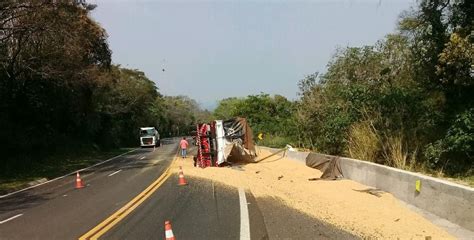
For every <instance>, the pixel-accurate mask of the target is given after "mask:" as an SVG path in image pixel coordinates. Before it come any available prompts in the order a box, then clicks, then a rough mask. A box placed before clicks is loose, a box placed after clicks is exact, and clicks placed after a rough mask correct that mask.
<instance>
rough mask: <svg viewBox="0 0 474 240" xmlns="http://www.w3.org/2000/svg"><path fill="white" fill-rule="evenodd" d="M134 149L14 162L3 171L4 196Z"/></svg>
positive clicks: (1, 189) (1, 191)
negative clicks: (33, 183) (37, 182)
mask: <svg viewBox="0 0 474 240" xmlns="http://www.w3.org/2000/svg"><path fill="white" fill-rule="evenodd" d="M131 149H132V148H118V149H111V150H92V149H87V150H80V151H74V152H68V153H61V154H55V155H51V156H48V157H45V158H43V159H41V160H36V161H32V159H33V158H34V157H33V156H32V157H22V158H21V160H19V159H14V160H10V161H8V162H7V163H3V166H2V170H0V195H3V194H6V193H9V192H13V191H16V190H20V189H22V188H25V187H28V186H29V185H30V183H32V182H34V181H41V180H50V179H53V178H56V177H59V176H62V175H64V174H67V173H70V172H72V171H74V170H77V169H81V168H85V167H88V166H91V165H93V164H95V163H98V162H101V161H104V160H106V159H109V158H111V157H114V156H117V155H119V154H122V153H124V152H127V151H130V150H131ZM15 160H16V161H15ZM12 162H13V163H12Z"/></svg>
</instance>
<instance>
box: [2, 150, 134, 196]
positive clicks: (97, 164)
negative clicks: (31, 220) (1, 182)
mask: <svg viewBox="0 0 474 240" xmlns="http://www.w3.org/2000/svg"><path fill="white" fill-rule="evenodd" d="M137 149H138V148H135V149H132V150H130V151H128V152H125V153H122V154H120V155H117V156H115V157H113V158H109V159H107V160H105V161H103V162H99V163H96V164H94V165H92V166H89V167H86V168H82V169H79V170H76V171H74V172H71V173H68V174H66V175H64V176H61V177H57V178H54V179H51V180H49V181H46V182H44V183H40V184H36V185H33V186H31V187H27V188H24V189H21V190H18V191H16V192H11V193H8V194H5V195H2V196H0V199H2V198H6V197H8V196H11V195H13V194H17V193H20V192H23V191H26V190H29V189H32V188H35V187H39V186H41V185H44V184H47V183H50V182H54V181H56V180H59V179H63V178H65V177H67V176H70V175H75V174H76V172H81V171H84V170H87V169H89V168H92V167H95V166H99V165H102V164H104V163H106V162H110V161H112V160H114V159H116V158H119V157H121V156H123V155H125V154H128V153H131V152H133V151H136V150H137ZM87 176H89V175H87Z"/></svg>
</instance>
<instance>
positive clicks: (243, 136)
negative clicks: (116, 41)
mask: <svg viewBox="0 0 474 240" xmlns="http://www.w3.org/2000/svg"><path fill="white" fill-rule="evenodd" d="M252 136H253V134H252V129H251V128H250V126H249V124H248V123H247V120H246V119H245V118H233V119H229V120H225V121H223V120H215V121H212V122H211V123H200V124H197V126H196V145H197V146H198V151H197V154H196V156H195V158H194V165H195V166H199V167H209V166H222V165H225V164H229V163H231V162H237V161H253V160H254V159H255V157H256V156H257V154H256V151H255V145H254V143H253V139H252Z"/></svg>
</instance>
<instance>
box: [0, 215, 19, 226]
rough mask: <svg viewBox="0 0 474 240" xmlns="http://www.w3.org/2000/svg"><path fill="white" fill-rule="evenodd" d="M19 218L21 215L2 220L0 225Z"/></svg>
mask: <svg viewBox="0 0 474 240" xmlns="http://www.w3.org/2000/svg"><path fill="white" fill-rule="evenodd" d="M21 216H23V213H21V214H18V215H15V216H13V217H11V218H8V219H5V220H3V221H0V224H4V223H6V222H8V221H11V220H13V219H15V218H19V217H21Z"/></svg>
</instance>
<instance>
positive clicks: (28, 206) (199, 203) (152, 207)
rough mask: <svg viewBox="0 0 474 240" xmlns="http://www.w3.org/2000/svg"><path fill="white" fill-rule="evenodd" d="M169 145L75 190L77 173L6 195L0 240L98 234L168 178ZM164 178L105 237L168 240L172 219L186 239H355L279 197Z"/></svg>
mask: <svg viewBox="0 0 474 240" xmlns="http://www.w3.org/2000/svg"><path fill="white" fill-rule="evenodd" d="M162 143H163V145H162V147H160V148H157V149H156V150H155V151H153V149H137V150H135V151H133V152H131V153H128V154H125V155H123V156H121V157H118V158H116V159H114V160H111V161H109V162H107V163H104V164H102V165H99V166H96V167H92V168H90V169H88V170H86V171H84V172H82V179H83V180H84V181H85V183H86V185H87V187H86V188H83V189H79V190H77V189H74V184H75V175H72V176H67V177H65V178H62V179H59V180H56V181H53V182H50V183H47V184H44V185H42V186H39V187H36V188H32V189H29V190H27V191H24V192H20V193H17V194H13V195H11V196H8V197H5V198H0V239H2V240H3V239H48V240H49V239H78V238H79V237H81V236H84V234H86V233H90V232H94V231H93V230H92V229H94V228H95V227H96V226H99V227H100V224H101V223H104V222H107V220H106V219H109V216H111V215H112V216H114V215H115V214H117V213H120V211H121V210H122V209H123V208H122V207H123V206H124V205H126V204H127V203H129V202H133V200H132V199H136V197H137V196H140V195H141V193H142V192H143V191H144V190H145V189H147V188H148V187H149V186H153V185H154V184H155V183H156V182H157V179H158V180H159V179H160V176H167V174H163V173H164V172H165V171H166V169H167V168H168V167H169V166H170V164H171V162H172V160H173V158H174V156H175V154H176V152H177V139H176V140H163V141H162ZM189 161H192V160H191V158H189ZM163 179H164V180H163V182H162V183H160V185H159V186H158V188H157V189H156V191H150V194H149V196H148V198H146V199H145V198H144V199H145V200H144V201H143V202H141V203H140V204H139V205H137V207H136V208H133V210H132V211H130V213H129V214H128V215H124V217H123V218H121V219H120V220H119V221H117V223H116V224H115V225H111V227H110V228H109V229H107V230H104V231H105V233H104V234H103V235H101V236H100V239H140V240H141V239H164V232H165V230H164V222H165V221H167V220H169V221H171V224H172V229H173V233H174V235H175V236H176V238H177V239H180V240H182V239H192V240H194V239H197V240H198V239H241V240H245V239H353V238H354V236H352V235H350V234H348V233H346V232H343V231H341V230H338V229H337V228H335V227H334V226H330V225H327V224H324V223H323V222H321V221H319V220H317V219H314V218H311V217H309V216H308V215H306V214H304V213H301V212H297V211H295V210H294V209H291V208H289V207H288V206H286V205H284V204H282V203H281V202H280V201H279V200H278V199H273V198H260V199H256V198H255V197H254V196H253V195H252V193H251V192H248V191H245V190H244V189H236V188H234V187H229V186H226V185H223V184H220V183H216V182H213V181H209V180H205V179H198V178H190V177H186V180H187V181H188V185H186V186H178V176H177V174H172V175H171V176H170V177H169V178H167V179H166V178H163ZM131 200H132V201H131ZM121 208H122V209H121ZM104 220H105V221H104Z"/></svg>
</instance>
